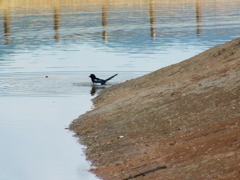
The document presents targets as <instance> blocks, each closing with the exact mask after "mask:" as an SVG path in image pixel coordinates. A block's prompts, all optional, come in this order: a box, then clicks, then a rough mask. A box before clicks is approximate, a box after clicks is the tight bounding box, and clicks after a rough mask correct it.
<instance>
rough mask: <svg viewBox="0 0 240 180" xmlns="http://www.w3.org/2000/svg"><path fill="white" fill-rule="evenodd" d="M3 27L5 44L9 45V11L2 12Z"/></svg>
mask: <svg viewBox="0 0 240 180" xmlns="http://www.w3.org/2000/svg"><path fill="white" fill-rule="evenodd" d="M3 21H4V22H3V26H4V36H5V40H6V42H5V44H10V38H11V34H10V15H9V10H8V9H4V10H3Z"/></svg>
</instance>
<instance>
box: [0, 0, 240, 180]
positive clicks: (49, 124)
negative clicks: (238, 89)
mask: <svg viewBox="0 0 240 180" xmlns="http://www.w3.org/2000/svg"><path fill="white" fill-rule="evenodd" d="M239 10H240V2H239V1H234V0H230V1H229V0H228V1H226V0H221V1H220V0H214V1H213V0H212V1H211V0H210V1H204V0H185V1H182V0H181V1H180V0H174V1H166V0H164V1H163V0H155V1H153V0H143V1H121V0H118V1H108V0H102V1H92V0H89V1H84V0H72V1H61V0H54V1H50V2H48V1H44V2H43V1H40V0H32V1H31V2H29V1H27V0H19V1H14V0H9V1H6V0H5V1H4V0H3V1H0V36H1V38H0V77H1V78H0V144H1V148H0V154H1V156H0V174H1V175H0V180H15V179H16V180H32V179H34V180H38V179H39V180H42V179H45V180H52V179H62V180H66V179H71V180H79V179H84V180H88V179H91V180H93V179H98V178H97V177H95V176H94V175H92V174H91V173H89V172H88V171H87V170H88V169H89V168H90V164H89V163H88V162H87V161H86V160H85V159H86V157H85V156H84V153H83V151H82V148H83V146H81V145H80V144H78V143H77V140H76V139H75V138H74V137H72V135H73V133H72V132H69V131H68V130H67V129H65V128H67V127H68V125H69V124H70V123H71V121H72V120H73V119H75V118H77V117H78V116H79V115H81V114H83V113H84V112H86V111H88V110H90V109H91V108H92V103H91V98H93V97H95V96H96V95H97V93H98V92H99V91H100V90H101V89H103V88H105V87H102V86H100V87H99V86H97V87H96V88H93V87H92V84H91V82H90V79H89V77H88V76H89V74H91V73H95V74H96V75H97V76H99V77H102V78H107V77H109V76H111V75H113V74H116V73H118V76H116V77H115V78H114V79H113V80H111V81H110V82H109V84H108V85H107V86H106V87H109V86H111V85H113V84H117V83H120V82H123V81H125V80H127V79H132V78H135V77H139V76H141V75H144V74H146V73H148V72H152V71H154V70H157V69H160V68H162V67H165V66H168V65H171V64H174V63H177V62H180V61H182V60H185V59H187V58H190V57H192V56H194V55H196V54H198V53H200V52H202V51H204V50H206V49H208V48H210V47H213V46H216V45H219V44H222V43H224V42H227V41H229V40H232V39H234V38H237V37H239V34H240V32H239V29H240V24H239V18H240V11H239ZM159 78H161V77H159Z"/></svg>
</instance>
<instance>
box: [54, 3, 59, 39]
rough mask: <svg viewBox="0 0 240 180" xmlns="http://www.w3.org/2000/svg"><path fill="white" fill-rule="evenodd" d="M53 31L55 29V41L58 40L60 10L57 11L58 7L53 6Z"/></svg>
mask: <svg viewBox="0 0 240 180" xmlns="http://www.w3.org/2000/svg"><path fill="white" fill-rule="evenodd" d="M53 17H54V27H53V29H54V31H55V36H54V39H55V41H59V39H60V34H59V30H60V11H59V7H55V8H54V15H53Z"/></svg>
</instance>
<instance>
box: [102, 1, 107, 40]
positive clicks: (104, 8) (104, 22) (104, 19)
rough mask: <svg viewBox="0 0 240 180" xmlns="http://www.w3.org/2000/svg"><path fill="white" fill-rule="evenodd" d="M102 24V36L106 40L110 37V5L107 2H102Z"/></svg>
mask: <svg viewBox="0 0 240 180" xmlns="http://www.w3.org/2000/svg"><path fill="white" fill-rule="evenodd" d="M102 26H103V32H102V38H103V40H105V41H106V40H107V39H108V5H107V3H106V2H104V3H103V4H102Z"/></svg>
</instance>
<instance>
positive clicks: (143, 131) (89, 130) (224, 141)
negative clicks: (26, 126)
mask: <svg viewBox="0 0 240 180" xmlns="http://www.w3.org/2000/svg"><path fill="white" fill-rule="evenodd" d="M93 102H94V104H95V108H94V109H93V110H91V111H89V112H87V113H85V114H84V115H82V116H80V117H79V118H78V119H76V120H74V121H73V122H72V124H71V125H70V129H71V130H73V131H74V132H75V133H76V135H77V136H78V137H79V140H80V142H81V143H83V144H84V145H86V146H87V149H86V155H87V157H88V159H89V160H90V161H91V162H92V165H93V166H95V167H96V168H93V169H91V171H92V172H93V173H95V174H96V175H97V176H99V177H100V178H102V179H107V180H108V179H116V180H118V179H148V180H149V179H153V180H156V179H164V180H165V179H195V180H197V179H199V180H202V179H231V180H233V179H236V180H237V179H240V170H239V169H240V38H238V39H235V40H233V41H230V42H228V43H225V44H223V45H220V46H216V47H214V48H211V49H209V50H207V51H205V52H203V53H200V54H199V55H197V56H194V57H193V58H190V59H188V60H185V61H183V62H180V63H178V64H174V65H171V66H168V67H165V68H162V69H160V70H157V71H155V72H152V73H150V74H147V75H144V76H142V77H139V78H136V79H133V80H129V81H126V82H124V83H121V84H117V85H114V86H112V87H110V88H107V89H104V90H103V91H101V93H100V94H99V96H97V97H96V98H95V99H94V100H93Z"/></svg>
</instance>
